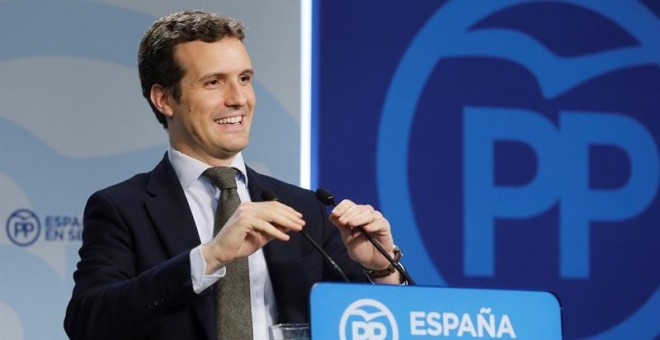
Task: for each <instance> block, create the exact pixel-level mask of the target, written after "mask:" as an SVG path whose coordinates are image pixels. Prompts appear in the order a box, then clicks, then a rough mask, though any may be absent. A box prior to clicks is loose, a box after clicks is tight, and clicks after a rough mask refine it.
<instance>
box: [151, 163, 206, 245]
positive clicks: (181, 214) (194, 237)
mask: <svg viewBox="0 0 660 340" xmlns="http://www.w3.org/2000/svg"><path fill="white" fill-rule="evenodd" d="M147 191H148V192H149V193H151V194H152V195H153V197H152V198H151V199H150V200H148V201H147V202H146V206H147V211H148V212H149V216H151V219H152V221H153V222H154V225H155V227H156V231H157V232H158V235H159V236H160V239H161V240H162V242H163V245H164V246H165V249H166V250H167V253H168V255H169V256H170V257H174V256H176V255H178V254H180V253H182V252H184V251H189V250H190V249H192V248H194V247H196V246H198V245H199V244H200V243H201V241H200V240H199V234H198V233H197V228H196V226H195V220H194V218H193V216H192V212H191V211H190V206H189V205H188V201H187V200H186V195H185V194H184V193H183V189H182V188H181V184H180V183H179V179H178V178H177V176H176V173H175V172H174V168H172V165H171V164H170V162H169V160H168V159H167V155H166V156H165V157H164V158H163V160H162V161H161V162H160V163H159V164H158V165H157V166H156V168H155V169H154V171H153V172H152V174H151V178H150V181H149V183H148V184H147Z"/></svg>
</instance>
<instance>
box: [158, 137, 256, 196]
mask: <svg viewBox="0 0 660 340" xmlns="http://www.w3.org/2000/svg"><path fill="white" fill-rule="evenodd" d="M167 157H168V158H169V160H170V163H171V164H172V167H173V168H174V172H176V175H177V177H179V182H181V186H182V187H183V188H184V189H187V188H189V187H190V186H191V185H192V184H193V183H194V182H195V181H196V180H198V179H199V177H200V176H202V173H203V172H204V171H206V169H208V168H210V167H212V166H211V165H208V164H206V163H204V162H202V161H200V160H198V159H196V158H193V157H190V156H188V155H186V154H184V153H183V152H181V151H178V150H176V149H174V148H173V147H172V146H170V147H169V148H168V149H167ZM229 166H230V167H233V168H236V169H237V170H238V172H239V174H238V177H239V179H240V180H242V181H243V182H245V186H246V187H247V171H246V170H245V162H244V161H243V154H242V153H240V152H239V153H237V154H236V157H234V159H233V160H232V161H231V164H230V165H229Z"/></svg>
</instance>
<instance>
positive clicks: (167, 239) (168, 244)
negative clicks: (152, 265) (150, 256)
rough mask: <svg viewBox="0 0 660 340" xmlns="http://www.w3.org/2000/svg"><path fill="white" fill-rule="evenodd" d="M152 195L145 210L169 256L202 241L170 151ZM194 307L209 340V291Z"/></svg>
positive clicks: (155, 178)
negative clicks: (169, 158) (175, 170)
mask: <svg viewBox="0 0 660 340" xmlns="http://www.w3.org/2000/svg"><path fill="white" fill-rule="evenodd" d="M146 190H147V192H149V193H150V194H151V195H152V198H151V199H150V200H148V201H147V202H146V209H147V211H148V213H149V216H150V217H151V220H152V221H153V223H154V227H155V229H156V232H157V233H158V236H159V237H160V240H161V241H162V243H163V246H164V248H165V250H166V251H167V254H168V256H169V257H170V258H172V257H174V256H176V255H178V254H181V253H182V252H186V251H190V250H191V249H192V248H194V247H197V246H198V245H199V244H200V243H201V241H200V239H199V234H198V233H197V227H196V226H195V219H194V218H193V216H192V212H191V211H190V206H189V205H188V201H187V199H186V195H185V193H184V192H183V189H182V188H181V184H180V182H179V179H178V177H177V176H176V172H174V168H173V167H172V165H171V164H170V162H169V160H168V158H167V154H166V155H165V157H164V158H163V160H162V161H161V162H160V163H158V165H157V166H156V168H154V170H153V171H152V173H151V178H150V180H149V183H148V184H147V188H146ZM193 309H194V310H195V314H196V315H197V317H198V319H199V321H200V324H201V325H202V327H203V328H204V332H205V333H206V336H207V338H208V339H215V337H216V335H215V332H216V328H215V327H216V326H215V322H214V320H215V318H214V316H215V307H214V302H213V294H211V292H210V290H208V291H206V292H204V293H202V294H201V295H200V297H199V298H198V299H197V301H195V303H194V304H193Z"/></svg>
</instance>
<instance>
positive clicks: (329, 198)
mask: <svg viewBox="0 0 660 340" xmlns="http://www.w3.org/2000/svg"><path fill="white" fill-rule="evenodd" d="M316 199H318V200H319V201H321V203H323V204H324V205H327V206H333V207H334V206H336V205H337V203H336V202H335V196H334V195H333V194H332V193H331V192H330V190H328V189H326V188H318V189H316Z"/></svg>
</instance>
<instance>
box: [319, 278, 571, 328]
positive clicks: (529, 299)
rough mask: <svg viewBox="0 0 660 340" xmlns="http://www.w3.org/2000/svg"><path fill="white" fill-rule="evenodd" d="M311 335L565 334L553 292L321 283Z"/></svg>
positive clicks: (558, 306) (559, 309)
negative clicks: (562, 330) (562, 331)
mask: <svg viewBox="0 0 660 340" xmlns="http://www.w3.org/2000/svg"><path fill="white" fill-rule="evenodd" d="M311 314H312V315H311V316H312V320H311V329H312V339H314V340H323V339H333V340H336V339H339V340H399V339H401V340H403V339H534V340H543V339H561V337H562V333H561V308H560V305H559V302H558V301H557V299H556V297H555V296H554V295H552V294H550V293H548V292H538V291H514V290H492V289H467V288H448V287H421V286H391V285H369V284H344V283H319V284H317V285H316V286H314V288H313V289H312V295H311Z"/></svg>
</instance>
